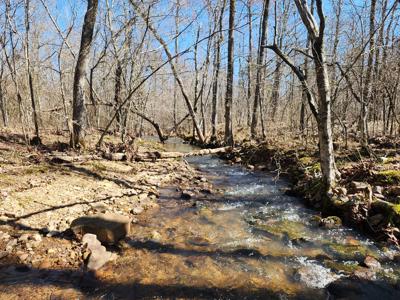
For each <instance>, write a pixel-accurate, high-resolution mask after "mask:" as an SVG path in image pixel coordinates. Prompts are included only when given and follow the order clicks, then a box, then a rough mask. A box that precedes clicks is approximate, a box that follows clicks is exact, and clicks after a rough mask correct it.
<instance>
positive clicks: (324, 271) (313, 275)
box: [294, 262, 341, 289]
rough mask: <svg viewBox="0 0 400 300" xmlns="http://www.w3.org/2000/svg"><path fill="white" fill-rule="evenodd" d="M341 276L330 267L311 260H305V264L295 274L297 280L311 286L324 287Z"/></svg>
mask: <svg viewBox="0 0 400 300" xmlns="http://www.w3.org/2000/svg"><path fill="white" fill-rule="evenodd" d="M340 277H341V276H340V275H337V274H335V273H333V272H332V271H331V270H330V269H328V268H325V267H323V266H321V265H318V264H314V263H311V262H304V266H302V267H300V268H299V269H297V271H296V272H295V274H294V278H295V280H296V281H300V282H302V283H304V284H305V285H307V286H308V287H310V288H318V289H322V288H324V287H325V286H327V285H328V284H330V283H331V282H334V281H335V280H337V279H339V278H340Z"/></svg>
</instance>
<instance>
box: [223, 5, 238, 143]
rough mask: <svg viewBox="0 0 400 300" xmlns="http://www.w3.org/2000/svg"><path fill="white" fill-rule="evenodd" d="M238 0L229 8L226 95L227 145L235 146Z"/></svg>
mask: <svg viewBox="0 0 400 300" xmlns="http://www.w3.org/2000/svg"><path fill="white" fill-rule="evenodd" d="M235 13H236V0H230V6H229V31H228V32H229V34H228V66H227V75H226V95H225V143H226V144H227V145H231V146H233V131H232V98H233V64H234V62H233V51H234V50H233V49H234V36H235V34H234V27H235Z"/></svg>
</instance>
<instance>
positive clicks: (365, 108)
mask: <svg viewBox="0 0 400 300" xmlns="http://www.w3.org/2000/svg"><path fill="white" fill-rule="evenodd" d="M375 13H376V0H371V10H370V15H369V38H370V42H369V51H368V60H367V70H366V75H365V82H364V88H363V93H362V98H361V145H362V146H363V147H365V148H368V113H369V103H370V100H371V94H372V75H373V73H372V71H373V61H374V56H375V38H374V37H373V35H374V33H375Z"/></svg>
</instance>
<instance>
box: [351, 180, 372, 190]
mask: <svg viewBox="0 0 400 300" xmlns="http://www.w3.org/2000/svg"><path fill="white" fill-rule="evenodd" d="M351 187H352V188H353V189H354V190H355V191H357V192H360V191H365V190H370V189H371V186H370V185H369V184H368V183H365V182H359V181H352V182H351Z"/></svg>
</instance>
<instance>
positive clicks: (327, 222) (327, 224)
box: [319, 216, 342, 229]
mask: <svg viewBox="0 0 400 300" xmlns="http://www.w3.org/2000/svg"><path fill="white" fill-rule="evenodd" d="M319 226H321V227H324V228H329V229H332V228H338V227H340V226H342V220H341V219H340V218H339V217H337V216H329V217H326V218H323V219H321V220H320V222H319Z"/></svg>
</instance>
